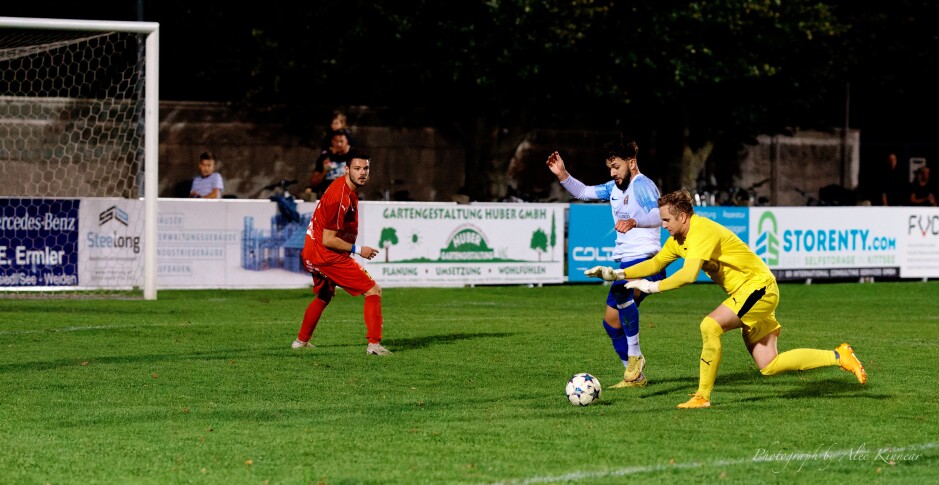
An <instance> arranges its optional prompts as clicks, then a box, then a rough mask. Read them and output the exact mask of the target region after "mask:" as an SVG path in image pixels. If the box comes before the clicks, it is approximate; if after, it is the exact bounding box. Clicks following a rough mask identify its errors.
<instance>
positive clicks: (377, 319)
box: [365, 295, 382, 344]
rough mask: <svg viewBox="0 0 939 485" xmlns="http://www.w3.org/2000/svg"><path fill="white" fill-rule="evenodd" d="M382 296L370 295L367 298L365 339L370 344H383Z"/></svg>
mask: <svg viewBox="0 0 939 485" xmlns="http://www.w3.org/2000/svg"><path fill="white" fill-rule="evenodd" d="M381 324H382V319H381V296H380V295H368V296H366V297H365V329H366V330H365V338H367V339H368V343H370V344H377V343H379V342H381Z"/></svg>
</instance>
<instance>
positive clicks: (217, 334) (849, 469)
mask: <svg viewBox="0 0 939 485" xmlns="http://www.w3.org/2000/svg"><path fill="white" fill-rule="evenodd" d="M936 286H937V283H936V282H930V283H928V284H921V283H912V282H910V283H877V284H872V285H858V284H823V285H818V284H816V285H811V286H806V285H800V284H789V285H782V301H781V306H780V308H779V311H778V317H779V319H780V321H781V322H782V325H783V332H782V336H781V338H780V350H789V349H793V348H800V347H809V348H834V346H836V345H837V344H838V343H840V342H841V341H843V340H847V341H849V342H850V343H851V344H852V345H853V346H854V348H855V350H856V351H857V353H858V356H859V358H860V359H861V360H862V361H863V362H864V363H865V364H866V366H867V370H868V373H869V376H870V382H869V383H868V384H867V385H866V386H860V385H858V384H857V382H856V381H855V380H854V378H853V376H851V375H850V374H847V373H845V372H843V371H841V370H839V369H837V368H823V369H816V370H812V371H807V372H800V373H790V374H784V375H779V376H773V377H762V376H761V375H760V374H759V372H758V371H757V369H756V367H755V366H754V364H753V362H752V360H751V359H750V357H749V355H748V354H747V353H746V350H745V349H744V348H743V345H742V344H741V342H740V339H739V333H736V332H734V333H732V334H730V335H725V336H724V338H723V342H724V359H723V363H722V367H721V372H720V374H719V376H718V380H717V386H716V388H715V391H714V394H713V396H712V397H713V403H714V404H713V407H711V408H710V409H707V410H692V411H683V410H677V409H675V407H674V406H675V404H677V403H679V402H683V401H684V400H685V399H687V393H689V392H693V391H694V389H695V386H696V384H697V362H698V353H699V352H700V335H699V331H698V323H699V322H700V320H701V318H702V317H703V316H704V315H705V314H706V313H707V312H709V311H710V310H711V309H712V308H713V307H714V306H716V305H717V304H718V303H719V302H720V301H721V300H722V299H723V297H724V296H723V294H722V293H721V292H720V290H719V289H718V288H716V287H715V286H714V285H693V286H691V287H688V288H683V289H681V290H678V291H674V292H666V293H663V294H658V295H653V296H651V297H649V298H648V299H646V300H645V301H644V302H643V304H642V307H641V311H642V332H643V333H642V339H643V340H642V343H643V353H644V354H645V355H646V357H647V359H648V362H649V363H648V366H647V367H646V374H647V376H648V378H649V382H650V384H649V387H647V388H645V389H629V390H612V389H606V390H605V391H604V393H603V396H602V398H601V400H600V401H599V402H598V403H597V404H596V405H591V406H588V407H584V408H580V407H574V406H571V405H570V404H568V403H567V402H566V400H565V397H564V394H563V389H564V384H565V381H566V380H567V378H568V377H569V376H570V375H572V374H574V373H577V372H590V373H592V374H594V375H596V376H597V377H598V378H599V379H600V381H601V383H602V384H603V385H604V386H607V387H609V386H610V385H612V384H614V383H615V382H616V381H617V380H619V379H620V378H621V376H622V364H621V363H620V362H619V360H618V359H617V358H616V356H615V354H614V353H613V351H612V349H611V348H610V343H609V339H608V338H607V336H606V334H605V333H604V332H603V330H602V328H601V327H600V319H601V317H602V312H603V307H604V298H605V295H606V290H607V289H606V287H604V286H601V285H564V286H547V287H544V288H525V287H476V288H450V289H433V288H423V289H417V288H412V289H404V288H388V289H386V290H385V291H384V294H383V301H384V312H383V313H384V317H385V340H384V344H385V345H386V346H387V347H388V348H390V349H391V350H392V351H394V352H395V354H394V355H392V356H389V357H387V358H378V357H368V356H366V355H365V339H364V333H365V329H364V324H363V323H362V317H361V315H362V301H361V298H354V297H350V296H348V295H346V294H345V293H342V292H340V293H339V294H338V295H337V297H336V299H335V300H334V301H333V303H332V304H331V305H330V307H329V308H328V309H327V310H326V313H325V314H324V319H323V321H322V322H321V323H320V326H319V327H318V328H317V330H316V333H315V335H314V338H313V343H314V344H316V348H315V349H311V350H303V351H292V350H291V349H290V348H289V346H290V342H291V341H292V340H293V338H294V336H295V334H296V331H297V328H298V327H299V322H300V319H301V316H302V314H303V311H304V309H305V308H306V305H307V304H308V302H309V301H310V294H309V290H277V291H219V290H211V291H209V290H206V291H161V292H160V299H159V300H157V301H152V302H146V301H129V300H124V301H90V300H86V301H60V300H55V301H39V300H23V301H20V300H4V301H3V304H2V305H0V348H2V349H3V351H2V352H0V370H2V372H0V388H2V389H3V396H2V397H0V414H2V416H3V419H2V420H0V434H2V435H3V437H4V453H2V454H0V476H2V477H3V479H4V481H5V482H8V483H82V484H97V483H101V484H105V483H107V484H111V483H264V482H267V483H401V484H415V483H493V482H503V483H523V482H524V483H565V482H589V483H611V484H612V483H623V482H627V481H630V480H640V481H643V482H649V481H652V482H670V483H678V482H683V483H692V482H694V483H706V482H715V481H720V480H727V481H728V482H729V483H744V482H748V483H749V482H754V481H756V482H763V481H766V482H781V481H785V482H796V483H820V482H826V481H837V482H839V483H841V482H846V481H847V482H856V483H871V482H877V481H896V482H902V483H928V482H930V481H932V480H933V479H934V477H935V463H936V460H937V458H939V455H937V449H939V448H937V446H939V445H937V443H936V439H935V437H936V435H937V431H939V427H937V425H936V423H935V419H934V415H935V403H936V402H937V400H939V391H937V390H936V388H935V387H934V386H932V385H930V384H931V383H930V376H931V375H933V374H934V373H935V357H934V356H935V354H936V352H937V350H939V349H937V346H939V344H937V342H939V329H937V327H936V320H935V311H934V310H933V309H934V308H935V304H934V300H935V294H936V291H937V288H936ZM886 447H892V448H893V449H894V450H896V449H900V450H908V452H907V453H906V455H905V456H907V458H905V459H900V460H894V461H893V463H890V462H889V460H881V459H879V458H878V457H877V453H878V451H879V450H881V449H883V448H886ZM864 450H866V451H867V453H866V454H865V453H862V451H864ZM823 452H829V453H833V455H832V458H830V459H826V458H824V455H821V453H823ZM761 453H762V455H761ZM772 453H779V455H778V456H777V457H776V458H774V459H771V460H769V461H765V460H764V461H758V460H756V459H755V457H757V456H758V455H759V456H764V457H765V456H768V455H771V454H772ZM794 453H806V454H812V453H818V454H817V455H815V457H814V458H812V457H809V458H796V459H787V458H786V457H787V456H789V457H791V456H793V454H794Z"/></svg>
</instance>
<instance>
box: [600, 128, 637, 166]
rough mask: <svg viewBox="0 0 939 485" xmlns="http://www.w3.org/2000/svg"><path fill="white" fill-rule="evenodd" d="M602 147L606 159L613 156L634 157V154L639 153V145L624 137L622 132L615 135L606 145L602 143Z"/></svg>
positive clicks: (624, 158)
mask: <svg viewBox="0 0 939 485" xmlns="http://www.w3.org/2000/svg"><path fill="white" fill-rule="evenodd" d="M603 149H604V151H606V160H607V161H609V160H612V159H614V158H622V159H623V160H630V159H633V158H636V155H638V154H639V145H637V144H636V142H635V141H633V140H628V139H626V137H624V136H623V134H622V133H620V134H619V135H617V136H616V138H614V139H613V140H611V141H610V142H608V143H607V144H606V145H603Z"/></svg>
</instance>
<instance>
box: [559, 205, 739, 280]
mask: <svg viewBox="0 0 939 485" xmlns="http://www.w3.org/2000/svg"><path fill="white" fill-rule="evenodd" d="M694 210H695V213H696V214H698V215H700V216H701V217H707V218H708V219H711V220H713V221H716V222H718V223H720V224H722V225H723V226H724V227H726V228H728V229H730V230H731V231H733V232H734V233H735V234H736V235H738V236H740V239H742V240H743V242H745V243H748V242H749V241H748V239H749V237H750V234H749V231H750V209H749V208H748V207H695V209H694ZM668 237H669V235H668V231H666V230H665V229H662V243H663V244H664V243H665V240H667V239H668ZM615 242H616V235H615V233H614V231H613V216H612V215H611V214H610V206H609V204H607V203H603V204H571V209H570V221H569V223H568V244H567V279H568V281H571V282H596V281H598V280H597V279H596V278H587V277H586V276H584V271H585V270H587V269H590V268H592V267H594V266H599V265H603V266H614V267H618V265H617V264H616V263H615V262H613V258H612V256H613V246H614V244H615ZM682 264H684V260H683V259H679V260H678V261H675V262H674V263H672V264H670V265H668V267H667V268H665V274H666V275H671V274H672V273H674V272H675V271H677V270H678V269H679V268H681V265H682ZM698 281H710V278H708V277H707V275H705V274H704V272H703V271H702V272H700V273H699V274H698Z"/></svg>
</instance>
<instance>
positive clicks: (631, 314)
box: [619, 301, 642, 355]
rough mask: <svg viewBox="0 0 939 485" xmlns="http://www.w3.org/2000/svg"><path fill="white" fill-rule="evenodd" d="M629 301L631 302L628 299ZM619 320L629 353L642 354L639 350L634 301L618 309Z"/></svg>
mask: <svg viewBox="0 0 939 485" xmlns="http://www.w3.org/2000/svg"><path fill="white" fill-rule="evenodd" d="M630 303H633V302H632V301H630ZM619 321H620V324H621V325H622V326H623V333H624V334H625V335H626V342H627V343H628V350H629V355H640V354H642V351H641V350H639V309H638V308H636V305H635V303H633V304H630V305H626V306H624V307H623V308H620V309H619Z"/></svg>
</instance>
